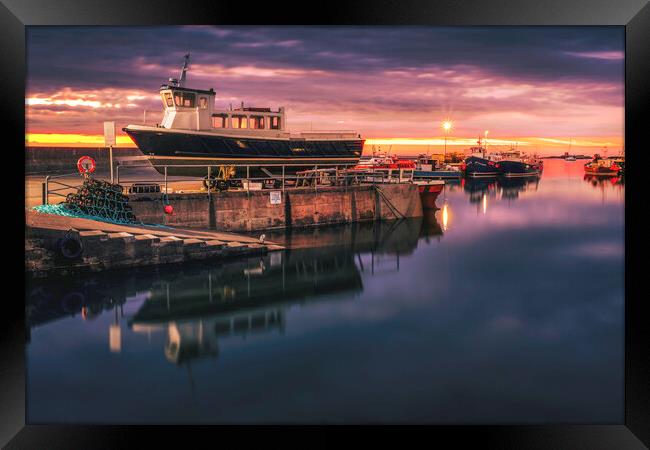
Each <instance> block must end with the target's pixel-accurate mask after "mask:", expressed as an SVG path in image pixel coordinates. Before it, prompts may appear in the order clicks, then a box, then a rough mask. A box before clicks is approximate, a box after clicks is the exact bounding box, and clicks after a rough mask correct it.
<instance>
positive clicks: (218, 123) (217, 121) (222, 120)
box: [212, 114, 228, 128]
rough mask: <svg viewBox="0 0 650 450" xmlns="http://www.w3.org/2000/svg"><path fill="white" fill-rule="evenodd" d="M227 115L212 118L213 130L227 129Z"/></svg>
mask: <svg viewBox="0 0 650 450" xmlns="http://www.w3.org/2000/svg"><path fill="white" fill-rule="evenodd" d="M227 118H228V116H227V115H225V114H221V115H218V116H212V127H213V128H226V119H227Z"/></svg>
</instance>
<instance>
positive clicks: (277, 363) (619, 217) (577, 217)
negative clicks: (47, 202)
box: [27, 160, 624, 423]
mask: <svg viewBox="0 0 650 450" xmlns="http://www.w3.org/2000/svg"><path fill="white" fill-rule="evenodd" d="M545 166H546V167H545V169H544V172H543V174H542V176H541V178H540V179H539V180H537V181H532V182H531V181H530V180H520V179H505V178H504V179H495V180H478V181H472V180H470V179H468V180H463V181H462V182H458V183H446V184H445V186H444V190H443V191H442V192H441V193H440V195H439V196H438V198H437V199H436V204H437V206H438V209H435V210H428V211H424V212H423V215H422V216H421V217H413V218H406V219H401V220H388V221H368V222H357V223H349V224H341V225H328V226H321V227H307V228H295V229H290V230H287V229H275V230H269V231H265V232H264V233H265V234H266V239H267V241H270V242H274V243H276V245H278V246H281V247H283V248H284V249H285V250H283V251H273V252H268V253H266V254H257V255H255V256H243V257H238V258H236V259H216V260H206V261H201V262H199V261H197V262H186V263H183V264H165V265H158V266H148V267H144V266H143V267H136V268H133V269H116V270H105V271H99V272H94V273H87V274H85V275H79V276H76V277H67V278H56V277H55V278H53V277H45V278H40V279H35V280H34V282H33V284H32V285H31V288H30V290H29V292H28V298H29V300H28V303H27V305H28V316H27V317H28V333H29V339H30V345H29V347H28V361H29V367H28V372H29V373H30V385H31V387H32V391H31V392H32V395H30V397H29V399H30V400H29V401H30V403H29V405H28V406H29V410H30V411H31V416H32V419H33V420H36V421H55V422H56V421H57V420H58V419H57V417H60V412H59V410H58V409H57V408H56V407H55V406H54V405H58V404H61V402H62V401H63V400H64V398H65V404H66V405H67V406H66V413H65V417H66V420H75V421H81V422H98V421H114V420H120V421H125V420H127V421H129V422H134V423H147V422H150V421H156V422H160V421H162V422H178V420H180V419H181V418H182V420H185V421H187V422H188V423H190V422H193V423H195V422H201V423H214V422H218V423H261V422H268V421H271V422H273V423H296V422H298V423H303V422H305V423H313V422H314V421H316V422H319V423H342V422H343V423H345V422H349V421H357V420H360V418H363V420H367V421H369V422H372V423H377V422H381V423H384V422H390V423H394V422H400V423H401V422H412V421H420V420H423V421H435V422H442V423H459V422H460V423H471V422H472V421H475V420H479V419H481V420H484V418H485V417H492V418H493V420H497V421H508V422H512V423H527V422H530V421H541V420H543V419H544V417H546V414H548V413H549V411H552V412H553V414H554V415H555V416H556V417H559V418H563V419H565V420H569V419H570V418H571V417H576V415H579V416H580V417H584V418H588V419H589V420H593V421H597V420H602V421H607V420H613V418H615V417H617V416H618V415H619V414H622V411H623V409H622V408H623V403H622V377H623V372H622V361H623V353H622V351H621V349H622V346H621V343H622V342H623V334H622V327H621V324H622V323H623V322H622V321H623V291H622V289H621V288H620V286H621V284H620V283H622V279H623V273H622V271H621V270H620V267H621V266H620V264H622V258H623V228H622V226H621V224H622V223H623V200H624V185H623V184H619V183H617V184H614V183H612V182H610V181H608V180H607V179H605V180H602V179H599V180H600V181H598V183H592V181H591V180H590V179H585V177H584V169H583V167H581V166H580V165H575V164H574V163H571V162H565V161H563V160H547V161H546V163H545ZM601 178H602V177H601ZM603 181H604V182H603ZM551 208H552V209H551ZM551 210H552V211H553V213H552V214H550V213H549V211H551ZM240 234H241V233H240ZM243 234H246V235H249V236H250V238H251V240H253V241H255V240H257V239H258V237H259V234H260V232H251V233H243ZM540 267H545V268H546V270H545V272H544V273H543V274H541V273H540V272H539V270H540ZM468 277H469V278H470V279H471V280H472V281H471V283H469V282H468ZM423 278H426V279H427V286H429V288H427V289H424V290H423V289H421V284H420V283H419V281H418V280H421V279H423ZM514 280H517V281H514ZM524 298H525V301H524V300H523V299H524ZM396 299H398V300H399V301H397V300H396ZM75 343H77V344H75ZM469 343H471V345H470V344H469ZM404 346H408V348H409V349H410V352H409V355H417V357H411V356H407V355H405V354H404V352H403V349H404ZM52 352H54V353H55V354H56V355H57V358H56V361H54V360H52V359H51V358H49V357H47V354H48V353H52ZM414 352H415V353H414ZM81 355H85V356H84V357H83V358H82V357H81ZM459 355H464V356H459ZM487 357H489V358H490V360H491V361H492V363H491V364H490V365H489V366H486V365H485V364H484V361H485V358H487ZM495 361H496V362H498V363H495ZM55 366H56V367H57V370H56V371H54V370H53V367H55ZM558 366H561V367H563V374H564V375H563V377H562V378H561V379H560V378H556V377H555V376H554V374H556V373H557V369H556V368H557V367H558ZM341 367H342V369H341ZM260 371H262V372H263V373H264V374H265V376H264V378H265V379H269V380H270V379H273V380H274V382H273V389H271V390H269V389H270V388H269V386H268V384H267V383H265V382H260V378H259V377H258V376H257V374H259V373H260ZM91 373H92V376H91ZM134 373H139V374H140V375H139V376H137V377H133V376H131V375H132V374H134ZM595 373H597V374H598V376H594V374H595ZM387 378H390V379H393V380H399V382H398V383H386V382H385V380H386V379H387ZM351 379H363V380H364V383H363V388H361V387H360V385H359V383H356V382H354V383H353V382H350V380H351ZM549 379H552V380H553V382H552V383H548V380H549ZM111 380H113V381H111ZM114 380H121V381H120V382H118V383H115V382H114ZM145 380H146V381H145ZM485 380H490V383H489V384H486V383H485V382H484V381H485ZM107 385H109V386H115V387H111V388H110V389H106V386H107ZM506 385H516V386H519V389H517V390H516V392H513V393H511V394H509V393H508V392H510V391H507V390H504V389H503V387H504V386H506ZM73 386H74V389H75V391H78V390H79V388H80V387H81V386H83V389H84V392H86V393H85V394H84V395H70V389H71V388H72V387H73ZM234 386H237V389H236V390H235V389H234ZM605 386H610V387H609V388H607V389H604V387H605ZM611 386H620V390H616V389H612V388H611ZM315 387H317V389H316V388H315ZM461 390H462V391H464V392H466V394H465V395H463V396H461V397H460V398H461V399H460V400H459V397H458V394H457V393H458V392H459V391H461ZM135 392H137V395H138V399H139V400H138V402H136V403H133V402H132V398H133V397H132V396H133V395H135ZM605 392H607V394H605ZM237 393H245V394H241V395H245V396H246V400H244V399H243V398H242V397H241V395H240V394H237ZM596 394H597V395H596ZM89 398H92V399H93V401H94V402H95V401H96V402H98V403H100V404H102V405H103V407H102V408H95V407H91V406H89V405H90V403H88V399H89ZM304 398H309V405H310V407H309V408H307V409H305V406H304V402H303V400H301V399H304ZM417 398H421V399H423V400H422V401H416V399H417ZM434 398H435V399H436V400H435V404H436V405H437V406H436V408H434V409H433V410H432V409H431V406H430V402H429V400H426V399H434ZM373 399H375V400H377V406H376V407H375V408H372V410H371V411H370V410H368V409H367V408H366V406H365V405H366V404H367V402H373V401H375V400H373ZM378 399H383V400H382V401H381V402H380V401H379V400H378ZM389 399H390V400H389ZM515 399H516V403H517V404H518V405H519V406H518V407H517V408H514V409H512V408H510V407H508V408H504V407H503V405H507V404H511V403H512V402H515ZM586 399H590V400H589V401H587V400H586ZM567 401H569V402H571V403H572V404H574V405H575V407H574V408H573V409H571V410H569V409H567V408H566V404H567ZM215 404H218V405H219V407H218V408H215V406H214V405H215ZM539 404H543V405H545V406H544V408H543V409H540V408H539V407H538V406H537V405H539ZM126 405H129V406H128V408H129V411H130V413H129V416H128V418H125V416H124V415H123V414H122V411H123V409H124V408H125V407H127V406H126ZM160 405H165V406H169V405H174V408H173V409H171V408H161V407H160ZM334 410H335V411H337V413H336V417H335V418H333V417H332V416H331V414H330V413H329V411H334ZM468 412H471V413H470V414H469V415H468Z"/></svg>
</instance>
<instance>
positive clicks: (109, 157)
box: [108, 145, 113, 183]
mask: <svg viewBox="0 0 650 450" xmlns="http://www.w3.org/2000/svg"><path fill="white" fill-rule="evenodd" d="M108 161H109V164H110V165H111V183H113V146H112V145H109V146H108Z"/></svg>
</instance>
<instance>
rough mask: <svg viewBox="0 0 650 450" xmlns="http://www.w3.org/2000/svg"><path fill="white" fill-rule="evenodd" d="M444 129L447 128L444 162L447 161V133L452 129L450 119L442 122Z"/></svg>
mask: <svg viewBox="0 0 650 450" xmlns="http://www.w3.org/2000/svg"><path fill="white" fill-rule="evenodd" d="M442 129H443V130H445V160H444V161H443V162H447V134H449V130H451V122H450V121H448V120H445V121H444V122H442Z"/></svg>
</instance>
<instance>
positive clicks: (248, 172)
mask: <svg viewBox="0 0 650 450" xmlns="http://www.w3.org/2000/svg"><path fill="white" fill-rule="evenodd" d="M250 193H251V166H246V194H247V195H250Z"/></svg>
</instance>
